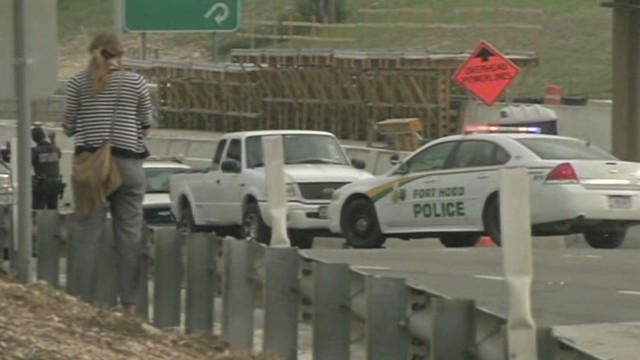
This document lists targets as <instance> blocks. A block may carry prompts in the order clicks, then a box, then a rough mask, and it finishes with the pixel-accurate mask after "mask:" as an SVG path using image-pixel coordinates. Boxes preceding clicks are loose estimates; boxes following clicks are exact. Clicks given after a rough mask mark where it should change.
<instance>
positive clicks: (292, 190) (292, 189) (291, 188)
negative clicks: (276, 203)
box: [286, 184, 298, 198]
mask: <svg viewBox="0 0 640 360" xmlns="http://www.w3.org/2000/svg"><path fill="white" fill-rule="evenodd" d="M286 191H287V197H288V198H294V197H297V195H298V192H297V191H296V184H287V187H286Z"/></svg>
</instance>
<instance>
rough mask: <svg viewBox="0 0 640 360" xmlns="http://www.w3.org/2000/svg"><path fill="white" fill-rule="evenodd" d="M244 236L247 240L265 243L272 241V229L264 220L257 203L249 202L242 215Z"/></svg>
mask: <svg viewBox="0 0 640 360" xmlns="http://www.w3.org/2000/svg"><path fill="white" fill-rule="evenodd" d="M242 237H243V238H244V239H245V240H247V241H257V242H259V243H263V244H265V245H269V243H270V242H271V229H270V228H269V227H268V226H267V224H265V222H264V220H262V215H261V214H260V208H259V207H258V204H256V203H253V202H252V203H249V204H247V207H246V208H245V210H244V215H243V216H242Z"/></svg>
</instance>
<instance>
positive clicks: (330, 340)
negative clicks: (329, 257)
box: [312, 262, 351, 360]
mask: <svg viewBox="0 0 640 360" xmlns="http://www.w3.org/2000/svg"><path fill="white" fill-rule="evenodd" d="M350 291H351V283H350V270H349V265H347V264H326V263H321V262H316V263H314V264H313V300H312V306H313V359H314V360H335V359H344V360H348V359H349V358H350V355H351V353H350V348H349V346H350V342H351V338H350V336H351V335H350V332H349V330H350V322H351V315H350V313H349V301H350Z"/></svg>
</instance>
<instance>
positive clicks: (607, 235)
mask: <svg viewBox="0 0 640 360" xmlns="http://www.w3.org/2000/svg"><path fill="white" fill-rule="evenodd" d="M626 235H627V231H626V230H622V231H587V232H585V233H584V239H585V240H586V241H587V243H588V244H589V246H591V247H592V248H594V249H615V248H617V247H618V246H620V245H621V244H622V242H623V241H624V238H625V237H626Z"/></svg>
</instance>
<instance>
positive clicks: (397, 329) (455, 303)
mask: <svg viewBox="0 0 640 360" xmlns="http://www.w3.org/2000/svg"><path fill="white" fill-rule="evenodd" d="M0 210H1V211H0V214H1V215H0V216H2V217H6V216H10V214H9V210H8V209H7V208H6V207H5V208H3V209H0ZM36 213H37V216H36V219H37V221H36V227H37V230H36V231H35V234H36V235H37V240H38V241H37V244H38V258H37V263H38V271H37V277H38V279H40V280H44V281H47V282H49V283H50V284H51V285H52V286H55V287H61V285H60V283H59V281H58V279H59V278H60V277H59V275H60V273H61V271H60V267H59V261H58V260H59V259H60V257H61V256H64V255H65V253H67V251H68V249H69V248H71V247H72V246H73V238H74V234H73V221H72V215H61V214H59V213H57V212H56V211H47V210H45V211H37V212H36ZM10 224H11V221H0V234H2V236H3V238H0V243H9V244H11V239H10V236H11V234H12V232H11V229H7V226H10ZM148 235H149V237H148V239H149V240H151V241H150V243H151V245H152V246H151V251H150V252H148V253H146V254H144V255H143V256H144V257H145V259H147V260H148V262H149V264H150V265H151V266H150V267H149V268H150V269H152V271H150V272H149V273H147V272H146V271H145V272H144V274H143V279H141V280H142V281H143V283H144V284H148V282H147V276H149V277H150V278H152V279H153V284H154V285H153V286H154V295H153V299H150V298H149V295H148V294H149V292H148V289H147V288H146V286H144V289H142V291H141V293H140V298H141V300H142V301H141V303H140V307H141V310H142V315H143V317H146V318H147V319H149V313H151V312H152V313H153V316H152V318H151V319H150V321H151V323H152V324H153V325H154V326H156V327H158V328H173V327H179V326H181V324H182V315H181V306H182V304H181V293H182V291H183V289H185V290H186V298H185V299H186V303H185V304H184V307H185V309H186V311H185V314H184V327H185V330H186V331H187V332H188V333H200V332H212V331H213V326H214V304H215V302H214V299H215V297H216V296H217V295H221V296H222V307H223V308H222V319H220V320H219V322H221V323H222V336H223V337H224V338H225V339H226V340H227V341H228V342H229V343H230V344H231V346H232V347H233V348H235V349H238V350H252V349H253V348H254V347H253V341H254V334H255V328H256V324H255V319H254V310H255V309H256V308H262V309H263V310H264V313H265V321H264V327H263V329H264V332H263V350H264V351H266V352H270V353H274V354H276V355H279V356H281V357H282V358H283V359H286V360H293V359H297V350H298V328H299V326H300V319H302V321H304V322H310V323H311V328H312V336H313V348H312V354H313V359H314V360H336V359H341V360H348V359H350V358H351V352H350V346H351V345H352V344H353V343H354V342H361V343H362V345H363V346H364V347H365V349H366V353H367V359H370V360H398V359H411V360H426V359H446V360H458V359H460V360H463V359H464V360H469V359H478V360H502V359H504V360H507V359H508V358H509V356H508V353H507V342H506V324H507V319H506V318H504V317H503V316H500V315H498V314H495V313H492V312H490V311H487V310H485V309H482V308H479V307H476V306H475V303H474V300H472V299H454V298H449V297H447V296H445V295H444V294H437V293H434V292H432V291H430V290H428V289H425V288H421V287H416V286H413V285H411V284H407V282H406V281H405V279H402V278H396V277H385V276H377V275H372V274H367V273H366V272H363V271H362V270H359V269H357V268H350V267H349V266H348V265H347V264H343V263H331V262H326V261H320V260H317V259H314V258H313V256H312V254H310V253H305V252H299V251H298V250H297V249H296V248H273V247H266V246H264V245H261V244H257V243H253V242H246V241H242V240H236V239H233V238H225V239H222V238H219V237H216V236H214V235H213V234H206V233H198V234H189V235H186V236H185V235H184V234H181V233H179V232H178V231H177V230H176V229H174V228H168V227H162V228H150V231H149V232H148ZM105 236H107V237H109V236H111V234H109V233H108V232H105ZM107 243H109V241H107ZM177 254H182V255H178V256H177ZM106 256H107V259H106V263H108V260H109V259H113V254H107V255H106ZM69 261H73V259H69ZM101 271H102V273H103V274H102V276H104V278H105V279H106V278H108V277H113V278H115V274H114V273H112V272H111V273H110V271H115V269H114V268H113V267H111V268H110V267H108V266H105V267H102V270H101ZM67 278H68V279H69V280H71V279H72V278H73V274H69V276H68V277H67ZM104 284H105V286H104V287H103V288H102V289H101V294H102V295H101V296H100V297H99V299H100V300H99V301H101V302H104V303H105V304H106V305H113V304H115V303H116V286H115V283H114V282H108V281H107V282H104ZM72 286H73V284H72V283H70V282H69V281H67V284H66V286H65V290H67V291H69V290H70V288H72ZM149 303H151V304H152V306H149V305H148V304H149ZM151 308H152V309H153V310H152V311H150V309H151ZM538 345H539V350H538V354H539V357H538V359H540V360H565V359H572V360H604V359H603V358H600V357H598V356H596V355H594V354H591V353H589V351H588V350H587V349H583V348H580V347H579V346H577V345H575V344H572V343H571V342H569V341H567V340H566V339H562V338H555V337H554V336H553V335H552V333H551V330H550V329H549V328H546V329H539V336H538Z"/></svg>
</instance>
